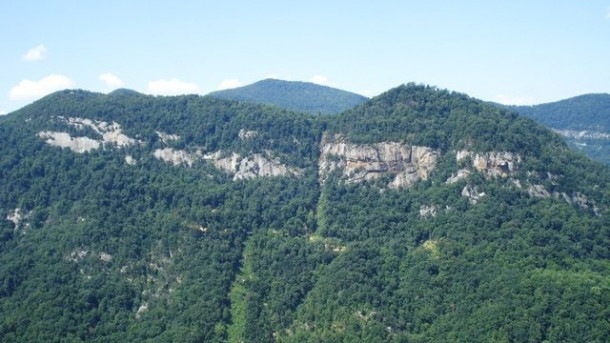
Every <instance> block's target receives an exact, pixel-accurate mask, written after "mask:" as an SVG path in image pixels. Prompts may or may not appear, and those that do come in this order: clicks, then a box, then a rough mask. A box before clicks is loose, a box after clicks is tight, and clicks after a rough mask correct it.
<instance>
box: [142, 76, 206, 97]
mask: <svg viewBox="0 0 610 343" xmlns="http://www.w3.org/2000/svg"><path fill="white" fill-rule="evenodd" d="M148 92H149V93H150V94H154V95H181V94H194V93H197V92H199V87H198V86H197V85H196V84H194V83H190V82H184V81H180V80H178V79H170V80H155V81H150V82H149V83H148Z"/></svg>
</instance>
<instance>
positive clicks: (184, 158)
mask: <svg viewBox="0 0 610 343" xmlns="http://www.w3.org/2000/svg"><path fill="white" fill-rule="evenodd" d="M153 156H155V158H158V159H160V160H162V161H165V162H171V163H172V164H173V165H175V166H179V165H187V166H189V167H191V166H192V165H193V162H195V161H196V160H197V159H198V158H199V156H198V155H196V154H190V153H188V152H186V151H184V150H174V149H172V148H165V149H157V150H155V152H154V153H153Z"/></svg>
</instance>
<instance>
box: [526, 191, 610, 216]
mask: <svg viewBox="0 0 610 343" xmlns="http://www.w3.org/2000/svg"><path fill="white" fill-rule="evenodd" d="M527 193H528V194H529V196H530V197H535V198H545V199H548V198H555V199H562V200H563V201H565V202H567V203H568V204H571V205H576V206H578V207H580V208H581V209H582V210H585V211H592V212H593V213H594V214H595V215H596V216H599V215H600V213H599V208H598V207H597V205H596V204H595V202H593V201H590V200H589V199H588V198H587V196H586V195H584V194H582V193H574V194H573V195H571V196H570V195H569V194H567V193H565V192H552V193H551V192H550V191H549V190H547V189H546V187H544V186H543V185H530V186H529V187H528V189H527Z"/></svg>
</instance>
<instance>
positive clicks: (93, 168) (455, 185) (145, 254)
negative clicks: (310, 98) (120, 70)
mask: <svg viewBox="0 0 610 343" xmlns="http://www.w3.org/2000/svg"><path fill="white" fill-rule="evenodd" d="M0 137H2V140H3V142H2V144H1V145H0V156H2V158H1V159H0V341H2V342H5V341H6V342H32V341H104V342H114V341H116V342H126V341H128V342H142V341H160V342H172V341H175V342H184V341H189V342H201V341H205V342H225V341H228V342H240V341H244V342H471V341H474V342H494V341H499V342H528V341H534V342H543V341H551V342H575V341H586V342H608V341H610V334H609V333H610V322H609V321H608V319H609V318H610V307H608V304H609V303H610V264H609V262H608V261H609V260H610V184H609V180H610V171H609V170H608V168H607V167H606V166H603V165H602V164H600V163H595V162H593V161H591V160H589V159H588V158H587V157H585V156H584V155H583V154H581V153H579V152H575V151H573V150H571V149H569V148H568V146H567V144H566V143H565V142H564V140H563V139H562V137H561V136H559V135H558V134H556V133H554V132H552V131H551V130H549V129H546V128H545V127H543V126H542V125H539V124H536V123H535V122H533V121H532V120H531V119H527V118H523V117H521V116H518V115H517V114H515V113H512V112H509V111H508V110H506V109H502V108H498V107H497V106H494V105H492V104H487V103H484V102H482V101H480V100H477V99H473V98H470V97H469V96H467V95H464V94H459V93H453V92H449V91H445V90H438V89H436V88H433V87H429V86H424V85H416V84H408V85H402V86H399V87H396V88H394V89H391V90H388V91H387V92H385V93H383V94H381V95H379V96H377V97H374V98H372V99H370V100H367V101H365V102H363V103H361V104H359V105H357V106H355V107H353V108H351V109H348V110H346V111H343V112H341V113H339V114H335V115H312V114H308V113H303V112H291V111H287V110H285V109H282V108H278V107H275V106H266V105H257V104H251V103H247V102H237V101H231V100H225V99H219V98H215V97H211V96H203V97H201V96H196V95H189V96H177V97H154V96H146V95H142V94H138V93H133V92H120V93H119V94H109V95H104V94H99V93H91V92H86V91H78V90H74V91H62V92H57V93H54V94H52V95H49V96H47V97H45V98H43V99H41V100H39V101H37V102H35V103H33V104H31V105H29V106H27V107H24V108H22V109H21V110H18V111H16V112H13V113H11V114H9V115H7V116H3V117H0Z"/></svg>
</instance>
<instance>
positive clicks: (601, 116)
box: [507, 94, 610, 165]
mask: <svg viewBox="0 0 610 343" xmlns="http://www.w3.org/2000/svg"><path fill="white" fill-rule="evenodd" d="M507 108H509V109H510V110H513V111H516V112H517V113H519V114H521V115H523V116H525V117H529V118H532V119H534V120H535V121H537V122H539V123H541V124H543V125H545V126H547V127H549V128H551V129H553V130H555V131H556V132H558V133H559V134H561V135H562V136H564V137H565V138H566V140H567V141H568V143H569V144H570V146H572V147H573V148H576V149H578V150H581V151H583V152H585V153H586V154H588V155H589V156H591V157H592V158H594V159H596V160H599V161H601V162H604V163H606V164H608V165H610V94H585V95H581V96H577V97H573V98H569V99H565V100H560V101H557V102H552V103H548V104H540V105H534V106H507Z"/></svg>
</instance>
